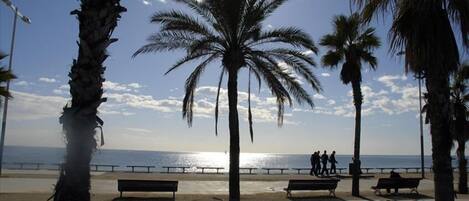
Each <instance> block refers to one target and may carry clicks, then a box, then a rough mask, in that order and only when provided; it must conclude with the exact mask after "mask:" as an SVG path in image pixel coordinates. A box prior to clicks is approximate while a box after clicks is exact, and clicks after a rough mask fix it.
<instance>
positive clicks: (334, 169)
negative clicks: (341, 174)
mask: <svg viewBox="0 0 469 201" xmlns="http://www.w3.org/2000/svg"><path fill="white" fill-rule="evenodd" d="M329 162H330V163H331V171H330V172H331V174H337V170H336V166H335V164H336V163H338V162H337V160H335V151H332V154H331V156H330V157H329Z"/></svg>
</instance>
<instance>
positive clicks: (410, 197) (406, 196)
mask: <svg viewBox="0 0 469 201" xmlns="http://www.w3.org/2000/svg"><path fill="white" fill-rule="evenodd" d="M379 197H382V198H386V199H389V200H420V199H433V197H431V196H428V195H423V194H414V193H412V194H409V193H405V194H397V195H393V194H388V195H380V196H379Z"/></svg>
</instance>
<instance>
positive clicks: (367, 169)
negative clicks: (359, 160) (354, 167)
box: [361, 168, 376, 174]
mask: <svg viewBox="0 0 469 201" xmlns="http://www.w3.org/2000/svg"><path fill="white" fill-rule="evenodd" d="M361 169H362V170H365V171H366V173H367V174H368V173H369V172H370V170H374V169H376V168H361ZM362 172H363V171H362Z"/></svg>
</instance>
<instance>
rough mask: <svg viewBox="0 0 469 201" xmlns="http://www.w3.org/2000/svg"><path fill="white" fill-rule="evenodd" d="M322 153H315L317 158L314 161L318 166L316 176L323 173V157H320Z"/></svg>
mask: <svg viewBox="0 0 469 201" xmlns="http://www.w3.org/2000/svg"><path fill="white" fill-rule="evenodd" d="M320 153H321V152H320V151H317V152H316V153H315V157H314V160H315V161H316V162H315V164H316V168H315V170H316V172H315V173H314V174H315V175H316V176H319V173H320V172H321V157H320V156H319V154H320Z"/></svg>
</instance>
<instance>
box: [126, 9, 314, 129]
mask: <svg viewBox="0 0 469 201" xmlns="http://www.w3.org/2000/svg"><path fill="white" fill-rule="evenodd" d="M177 1H178V2H181V3H183V4H185V5H187V6H188V7H190V8H191V9H192V10H193V11H194V12H195V13H197V14H198V16H199V17H198V18H197V17H193V16H192V15H189V14H186V13H184V12H181V11H176V10H171V11H165V12H157V13H155V14H154V15H153V16H152V18H151V22H152V23H157V24H160V25H161V28H160V31H159V32H158V33H156V34H153V35H152V36H150V37H149V38H148V42H149V43H148V44H146V45H144V46H143V47H141V48H140V49H139V50H138V51H137V52H135V54H134V56H136V55H138V54H141V53H150V52H158V51H171V50H177V49H182V50H185V52H186V55H185V57H183V58H182V59H180V60H179V61H178V62H177V63H176V64H174V65H173V66H172V67H171V68H169V70H168V71H167V72H166V74H167V73H169V72H171V71H173V70H174V69H177V68H179V67H181V66H182V65H183V64H185V63H187V62H189V61H193V60H199V59H201V62H200V63H199V64H198V65H197V66H196V67H195V69H194V71H193V72H192V74H191V75H190V76H189V77H188V78H187V80H186V84H185V89H186V93H185V96H184V101H183V117H184V118H186V119H187V122H188V124H189V125H191V123H192V117H193V110H192V109H193V106H194V103H193V101H194V93H195V89H196V87H197V83H198V80H199V77H200V75H201V74H202V72H203V71H204V70H206V67H207V66H208V64H209V63H212V62H214V61H216V60H221V62H222V67H221V75H220V77H219V85H218V89H220V85H221V83H222V79H223V75H224V74H225V73H236V74H237V73H238V72H239V70H240V69H242V68H247V69H248V70H249V73H250V74H251V73H252V74H253V75H254V76H255V78H257V80H258V82H259V86H260V84H261V81H264V82H265V83H266V84H267V85H268V87H269V88H270V90H271V92H272V94H273V95H274V96H275V97H276V98H277V105H278V123H279V124H282V119H283V118H282V117H283V111H284V104H285V103H288V104H290V105H291V104H292V97H293V98H294V99H296V101H297V102H298V103H300V104H301V103H307V104H308V105H310V106H313V102H312V99H311V97H310V95H309V94H308V93H307V91H306V90H305V89H304V88H303V87H302V86H301V84H300V82H299V80H298V78H297V77H296V74H294V73H291V72H295V73H298V74H299V75H300V76H301V77H302V78H304V79H305V80H306V82H307V83H308V84H309V85H311V87H312V88H313V89H315V90H316V91H319V90H320V89H321V88H320V84H319V81H318V80H317V79H316V77H315V75H314V74H313V73H312V71H311V70H310V69H309V66H310V65H313V66H314V65H315V62H314V60H313V59H312V58H311V57H310V56H308V55H307V54H305V53H304V52H303V51H304V50H309V51H313V52H314V53H317V48H316V46H315V44H314V42H313V40H312V39H311V38H310V37H309V36H308V35H307V34H306V33H304V32H303V31H302V30H300V29H298V28H294V27H284V28H276V29H271V30H268V31H264V30H262V22H263V21H264V20H265V19H266V17H268V16H269V15H270V14H271V13H272V12H274V11H275V9H276V8H278V7H279V6H280V5H281V4H282V3H284V2H285V0H265V1H259V0H244V1H228V0H205V1H197V0H177ZM274 45H279V46H280V45H282V46H280V47H278V48H275V47H273V46H274ZM279 63H285V64H287V65H279ZM285 68H288V69H285ZM290 70H291V71H290ZM219 91H220V90H218V92H219ZM215 110H216V111H215V114H216V115H215V117H216V119H217V117H218V95H217V106H216V108H215ZM249 110H250V109H249ZM251 117H252V116H251V115H250V112H249V121H250V124H252V119H251ZM216 121H217V120H216ZM251 130H252V129H251ZM251 137H252V131H251Z"/></svg>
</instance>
